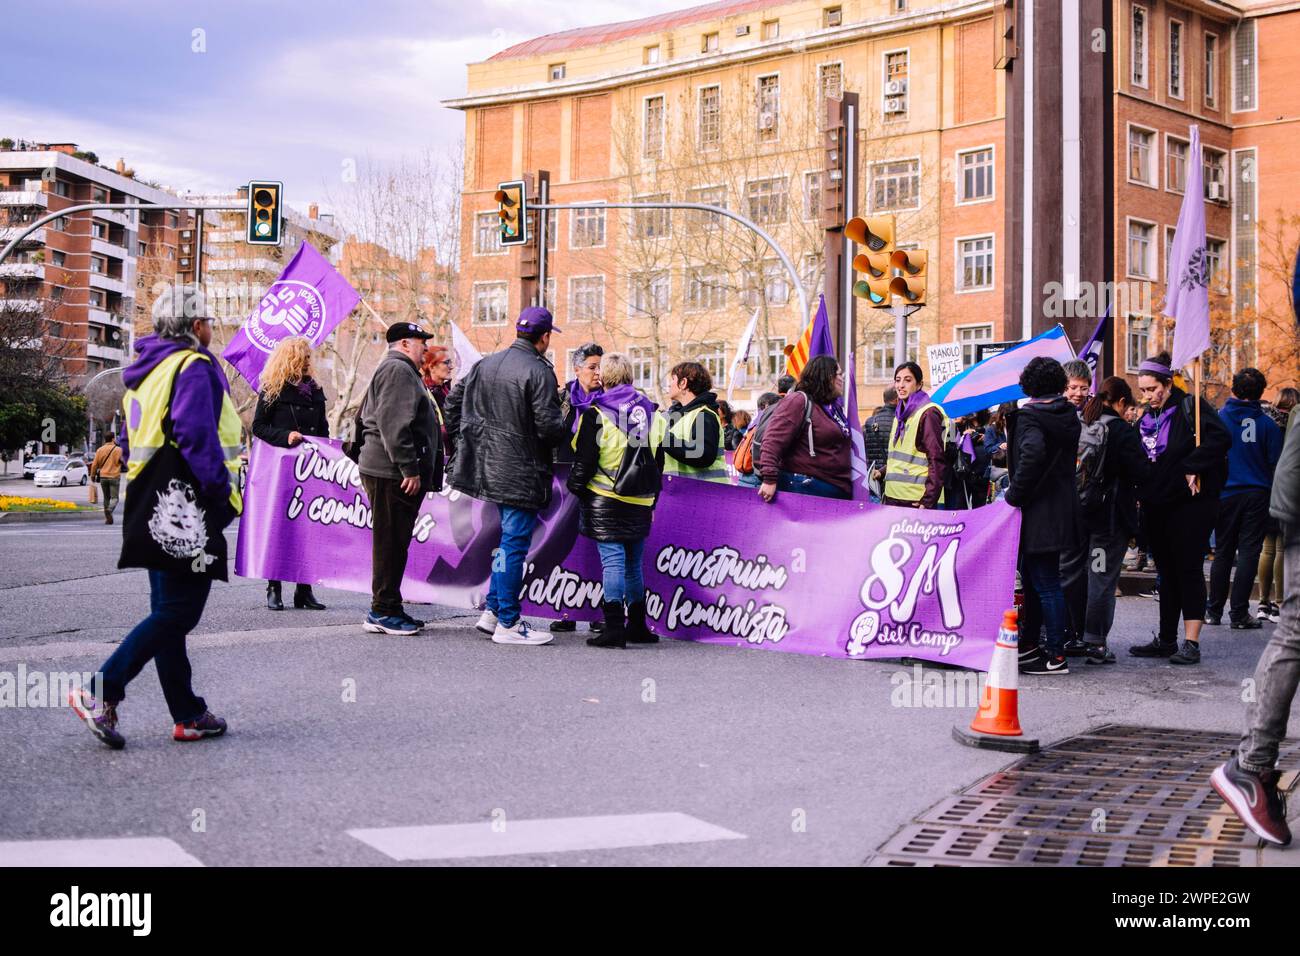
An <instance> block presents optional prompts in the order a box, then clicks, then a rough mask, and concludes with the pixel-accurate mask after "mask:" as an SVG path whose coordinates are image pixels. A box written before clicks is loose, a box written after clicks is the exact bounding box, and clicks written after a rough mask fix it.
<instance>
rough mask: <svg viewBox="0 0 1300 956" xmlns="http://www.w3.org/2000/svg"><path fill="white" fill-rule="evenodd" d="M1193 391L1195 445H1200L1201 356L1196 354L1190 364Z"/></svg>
mask: <svg viewBox="0 0 1300 956" xmlns="http://www.w3.org/2000/svg"><path fill="white" fill-rule="evenodd" d="M1192 381H1193V382H1194V383H1195V384H1194V385H1193V391H1195V392H1196V447H1197V448H1199V447H1200V446H1201V356H1199V355H1198V356H1196V364H1195V365H1194V366H1192Z"/></svg>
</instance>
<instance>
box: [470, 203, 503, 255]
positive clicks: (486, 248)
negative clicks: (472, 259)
mask: <svg viewBox="0 0 1300 956" xmlns="http://www.w3.org/2000/svg"><path fill="white" fill-rule="evenodd" d="M505 251H506V247H505V246H503V245H501V216H500V214H499V213H496V212H481V213H478V214H477V215H476V216H475V217H474V255H476V256H495V255H499V254H500V253H503V252H505Z"/></svg>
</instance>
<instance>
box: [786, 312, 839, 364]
mask: <svg viewBox="0 0 1300 956" xmlns="http://www.w3.org/2000/svg"><path fill="white" fill-rule="evenodd" d="M834 354H835V343H834V342H832V341H831V321H830V317H829V316H828V315H827V314H826V297H825V296H824V295H819V296H818V297H817V312H816V314H814V315H813V317H812V321H810V322H809V323H808V327H807V328H805V329H804V330H803V335H801V336H799V341H798V342H796V343H795V344H794V345H787V346H786V347H785V372H786V374H787V375H793V376H794V377H795V378H798V377H799V376H800V375H801V374H802V373H803V367H804V366H805V365H807V364H808V360H809V359H813V358H816V357H817V356H819V355H834Z"/></svg>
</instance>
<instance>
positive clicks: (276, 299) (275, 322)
mask: <svg viewBox="0 0 1300 956" xmlns="http://www.w3.org/2000/svg"><path fill="white" fill-rule="evenodd" d="M360 301H361V296H359V295H358V294H357V291H356V290H355V289H353V288H352V286H350V285H348V281H347V280H346V279H344V278H343V277H342V276H341V275H339V274H338V272H337V271H336V270H335V269H334V267H333V266H332V265H330V264H329V262H328V261H327V260H326V259H325V257H324V256H322V255H321V254H320V253H319V252H317V251H316V247H315V246H313V245H312V244H311V243H310V242H304V243H303V244H302V245H300V246H299V247H298V251H297V252H296V253H295V254H294V257H293V258H292V259H291V260H289V264H288V265H287V266H285V269H284V271H283V272H282V273H280V278H278V279H276V280H275V281H274V282H273V283H271V286H270V288H268V289H267V290H266V292H265V293H264V294H263V295H262V300H261V301H260V302H258V303H257V308H255V309H254V310H253V314H252V315H250V316H249V317H248V318H247V319H245V320H244V324H243V326H242V327H241V328H240V330H239V331H238V332H236V333H235V336H234V338H232V339H231V340H230V344H229V345H227V346H226V350H225V351H224V352H222V353H221V357H222V358H223V359H225V360H226V361H227V362H229V363H230V364H231V365H232V366H233V367H234V369H235V371H237V372H238V373H239V374H240V375H242V376H244V378H245V379H246V380H247V381H248V384H249V385H251V386H252V387H253V391H257V387H258V386H257V381H258V379H259V378H260V377H261V375H262V368H263V366H265V365H266V360H267V359H268V358H270V357H271V352H272V351H274V349H275V347H276V345H278V344H279V343H280V341H281V340H282V339H287V338H290V337H291V336H295V335H300V336H302V337H303V338H305V339H307V340H308V341H309V342H311V344H312V348H315V347H316V346H318V345H320V344H321V343H322V342H324V341H325V338H326V336H328V335H329V334H330V333H331V332H333V331H334V329H335V327H336V326H337V325H338V324H339V323H340V322H342V321H343V319H344V318H345V317H346V316H347V314H348V313H349V312H351V311H352V310H353V309H354V308H356V305H357V303H358V302H360Z"/></svg>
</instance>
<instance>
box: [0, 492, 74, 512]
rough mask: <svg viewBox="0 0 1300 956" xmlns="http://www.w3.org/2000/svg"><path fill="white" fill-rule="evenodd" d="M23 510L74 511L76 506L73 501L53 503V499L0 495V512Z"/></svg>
mask: <svg viewBox="0 0 1300 956" xmlns="http://www.w3.org/2000/svg"><path fill="white" fill-rule="evenodd" d="M25 508H53V509H55V510H57V511H76V510H77V504H76V502H73V501H55V500H54V499H53V498H26V497H23V496H22V495H0V511H19V510H22V509H25Z"/></svg>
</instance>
